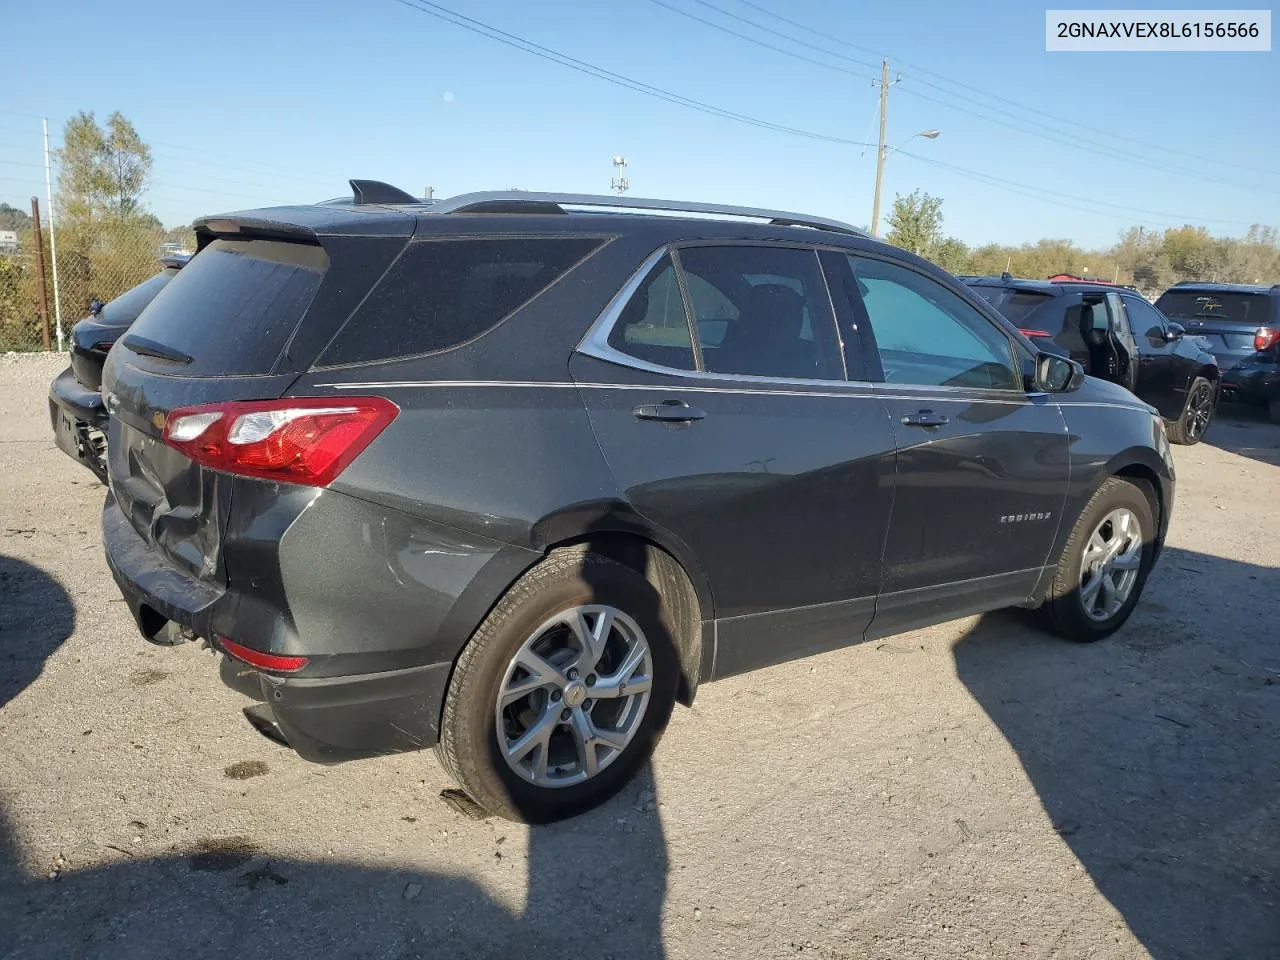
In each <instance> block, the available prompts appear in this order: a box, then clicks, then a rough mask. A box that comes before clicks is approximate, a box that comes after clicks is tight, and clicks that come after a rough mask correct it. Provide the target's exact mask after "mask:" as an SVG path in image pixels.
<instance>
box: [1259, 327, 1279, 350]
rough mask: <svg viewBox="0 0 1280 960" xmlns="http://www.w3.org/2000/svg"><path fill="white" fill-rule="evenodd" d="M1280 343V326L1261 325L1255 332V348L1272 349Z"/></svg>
mask: <svg viewBox="0 0 1280 960" xmlns="http://www.w3.org/2000/svg"><path fill="white" fill-rule="evenodd" d="M1277 343H1280V327H1259V328H1258V329H1257V330H1255V331H1254V332H1253V349H1255V350H1270V349H1271V348H1272V347H1274V346H1275V345H1276V344H1277Z"/></svg>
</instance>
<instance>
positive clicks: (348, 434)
mask: <svg viewBox="0 0 1280 960" xmlns="http://www.w3.org/2000/svg"><path fill="white" fill-rule="evenodd" d="M748 220H750V221H751V222H747V221H748ZM196 232H197V236H198V244H199V248H200V249H199V252H198V253H197V254H196V256H195V257H194V258H193V259H192V261H191V263H190V265H189V266H187V267H186V268H184V269H183V270H182V272H181V273H180V274H179V275H178V276H177V277H175V278H174V279H173V280H172V282H171V283H170V285H169V287H168V288H167V289H166V290H165V292H164V294H163V295H161V296H160V297H158V298H157V299H156V300H155V301H154V302H153V303H152V305H151V307H150V308H149V309H147V310H146V312H145V313H144V314H143V315H142V316H141V318H139V320H138V322H137V323H136V324H135V325H134V326H133V328H132V329H131V330H130V331H129V332H128V333H127V334H125V336H124V337H122V338H121V339H120V341H119V342H118V343H117V344H116V346H115V347H114V348H113V349H112V350H111V352H110V354H109V356H108V357H107V364H106V368H105V371H104V376H103V390H104V394H105V396H106V399H107V407H108V409H109V410H110V413H111V418H110V426H109V434H110V438H109V444H108V452H109V457H110V494H109V495H108V497H107V501H106V504H105V507H104V512H103V520H102V523H103V540H104V545H105V549H106V555H107V561H108V564H109V566H110V568H111V571H112V574H113V576H114V577H115V579H116V582H117V583H118V585H119V586H120V589H121V591H122V593H123V594H124V597H125V599H126V601H127V602H128V605H129V608H130V610H131V611H132V612H133V615H134V617H135V619H136V621H137V624H138V627H139V629H140V631H141V633H142V634H143V636H144V637H145V638H147V639H149V640H152V641H154V642H160V643H173V642H180V641H182V640H188V639H194V638H202V639H203V640H205V641H207V643H208V644H209V645H211V646H212V647H213V648H214V649H215V650H217V651H219V652H221V653H222V654H224V655H225V657H224V659H223V660H222V668H221V669H222V675H223V679H224V680H225V681H226V682H227V683H228V684H229V685H231V686H233V687H234V688H235V689H237V690H239V691H241V692H242V693H244V694H246V695H248V696H249V697H252V698H253V699H254V700H256V701H258V703H256V704H255V705H253V706H250V707H249V708H247V710H246V713H247V714H248V716H249V717H250V719H251V721H252V722H253V723H254V724H255V725H256V726H257V727H258V728H259V729H261V730H263V732H266V733H269V734H270V735H271V736H273V737H276V738H278V739H281V740H283V741H285V742H287V743H288V744H289V745H290V746H291V747H293V748H294V749H295V750H296V751H297V752H298V753H299V754H300V755H302V756H303V757H306V758H308V759H313V760H336V759H342V758H346V757H351V756H359V755H369V754H382V753H387V752H391V751H397V750H414V749H420V748H422V747H427V746H431V745H432V744H436V745H437V752H438V755H439V757H440V759H441V761H442V762H443V764H444V766H445V768H446V769H447V770H448V771H449V772H450V773H451V774H452V775H453V776H454V777H455V778H456V779H457V780H458V781H459V782H460V783H461V784H462V785H463V786H464V787H465V788H466V790H467V792H468V793H469V794H470V795H471V797H472V798H474V799H475V800H476V801H477V802H478V803H479V804H480V805H481V806H483V807H485V808H486V809H488V810H489V811H490V812H492V813H495V814H500V815H503V816H507V817H515V818H521V819H527V820H549V819H555V818H557V817H563V816H567V815H569V814H572V813H575V812H577V811H580V810H583V809H585V808H587V807H590V806H592V805H594V804H596V803H599V802H600V801H602V800H603V799H605V798H606V797H608V796H609V795H611V794H612V793H614V792H615V791H617V790H618V789H619V788H620V787H621V786H622V785H623V784H624V783H626V782H627V781H628V779H629V778H630V777H631V776H632V774H633V773H635V771H636V770H638V769H639V768H640V766H641V765H642V764H643V763H644V761H645V759H646V757H647V756H648V755H649V753H650V751H651V750H652V749H653V747H654V745H655V744H656V742H657V740H658V738H659V736H660V735H661V733H662V731H663V729H664V727H665V725H666V723H667V719H668V717H669V714H670V712H671V710H672V706H673V703H674V702H675V701H676V700H679V701H681V702H683V703H690V702H691V701H692V698H693V696H694V694H695V691H696V688H697V686H698V684H699V683H701V682H706V681H711V680H715V679H718V678H720V677H727V676H732V675H734V674H741V673H745V672H747V671H750V670H754V669H756V668H758V667H762V666H765V665H767V664H771V663H777V662H779V661H784V660H788V659H792V658H796V657H802V656H807V655H809V654H812V653H816V652H818V651H822V650H830V649H833V648H837V647H840V646H843V645H846V644H850V643H855V642H858V641H860V640H862V639H865V638H869V637H877V636H884V635H888V634H892V633H897V632H900V631H904V630H909V629H912V628H915V627H918V626H921V625H923V624H928V623H935V622H938V621H942V620H947V619H951V618H954V617H959V616H965V615H968V614H972V613H975V612H978V611H982V610H990V609H994V608H997V607H1005V606H1021V607H1029V608H1039V610H1040V615H1041V617H1042V619H1043V622H1044V623H1045V624H1046V625H1047V626H1048V627H1050V628H1051V629H1053V630H1055V631H1056V632H1058V633H1059V634H1061V635H1063V636H1066V637H1068V638H1071V639H1073V640H1078V641H1091V640H1097V639H1099V638H1101V637H1104V636H1107V635H1108V634H1110V633H1112V632H1113V631H1115V630H1116V629H1118V628H1119V627H1120V626H1121V624H1123V623H1124V621H1125V619H1126V618H1127V617H1128V616H1129V614H1130V612H1131V611H1132V610H1133V608H1134V605H1135V604H1136V603H1137V602H1138V597H1139V595H1140V594H1141V592H1142V588H1143V584H1144V582H1145V579H1146V577H1147V574H1148V572H1149V571H1150V570H1151V568H1152V565H1153V563H1154V562H1155V561H1156V558H1157V556H1158V555H1159V552H1160V548H1161V544H1162V542H1163V539H1164V536H1165V532H1166V530H1167V528H1168V523H1169V516H1170V511H1171V509H1172V506H1173V493H1174V478H1173V468H1172V462H1171V458H1170V451H1169V446H1168V443H1167V442H1166V439H1165V428H1164V422H1163V421H1162V420H1161V419H1160V418H1159V417H1158V416H1155V415H1153V414H1152V412H1151V410H1150V409H1149V408H1148V407H1147V406H1146V405H1145V404H1143V403H1141V402H1140V401H1139V400H1137V399H1136V398H1135V397H1134V396H1133V395H1132V394H1130V393H1128V392H1127V391H1125V390H1123V389H1122V388H1120V387H1117V386H1115V385H1114V384H1110V383H1106V382H1103V381H1100V380H1096V379H1093V378H1088V377H1085V376H1084V375H1083V371H1082V370H1081V369H1080V366H1079V365H1078V364H1075V363H1072V362H1071V361H1070V360H1067V359H1065V358H1062V357H1059V356H1055V355H1052V354H1045V353H1040V352H1038V351H1037V350H1036V349H1035V348H1034V347H1033V346H1032V345H1031V344H1030V343H1029V342H1028V341H1027V340H1026V339H1025V338H1023V337H1022V336H1020V335H1019V334H1018V332H1017V330H1016V329H1014V327H1013V326H1011V325H1010V324H1009V323H1008V322H1007V321H1005V320H1004V319H1003V318H1001V317H1000V316H999V315H998V314H997V313H996V312H995V311H993V310H992V309H991V308H990V307H989V306H988V305H987V304H986V302H985V301H983V300H981V299H980V298H978V297H976V296H974V295H972V294H971V293H970V292H969V291H968V290H967V289H966V288H964V287H963V286H961V285H960V284H958V283H956V281H955V280H954V279H953V278H952V277H950V276H949V275H948V274H946V273H944V272H943V271H941V270H939V269H938V268H937V267H935V266H933V265H932V264H929V263H927V262H926V261H925V260H923V259H921V258H920V257H917V256H914V255H912V254H910V253H906V252H904V251H902V250H899V249H896V248H894V247H891V246H889V245H887V244H884V243H879V242H877V241H875V240H872V239H870V238H868V237H867V236H865V235H864V234H862V233H861V232H859V231H857V230H855V229H854V228H852V227H848V226H846V225H844V224H840V223H836V222H834V221H830V220H825V219H820V218H814V217H806V216H802V215H799V214H794V213H784V212H779V211H762V210H750V209H744V208H737V207H720V206H712V205H708V204H678V203H668V202H662V201H653V200H641V199H638V198H634V197H589V196H580V195H558V194H536V193H521V192H512V193H496V194H471V195H467V196H461V197H455V198H453V199H450V200H443V201H439V202H437V203H435V204H434V205H431V206H427V205H423V204H415V203H360V202H356V203H353V204H348V205H317V206H299V207H282V208H274V209H269V210H258V211H248V212H241V213H232V214H226V215H222V216H218V217H211V218H207V219H204V220H200V221H197V224H196ZM819 696H820V695H819ZM743 722H744V723H750V717H746V718H744V721H743Z"/></svg>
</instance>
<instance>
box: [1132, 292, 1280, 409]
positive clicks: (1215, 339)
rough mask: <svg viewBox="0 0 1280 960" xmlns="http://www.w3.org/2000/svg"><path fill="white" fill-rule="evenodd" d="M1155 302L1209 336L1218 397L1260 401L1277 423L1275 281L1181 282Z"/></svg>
mask: <svg viewBox="0 0 1280 960" xmlns="http://www.w3.org/2000/svg"><path fill="white" fill-rule="evenodd" d="M1156 306H1157V307H1159V308H1160V309H1161V310H1162V311H1164V313H1165V314H1166V315H1168V316H1170V317H1174V318H1176V319H1177V320H1178V322H1179V323H1181V324H1183V325H1184V326H1185V327H1186V328H1187V330H1189V331H1190V332H1192V333H1195V334H1199V335H1200V336H1202V337H1203V338H1204V339H1205V340H1206V341H1208V344H1209V350H1210V351H1211V352H1212V353H1213V355H1214V356H1215V357H1217V358H1218V366H1219V367H1220V368H1221V369H1222V394H1223V399H1226V400H1238V401H1241V402H1243V403H1250V404H1256V405H1258V406H1261V407H1263V408H1265V409H1266V410H1267V412H1268V414H1269V415H1270V417H1271V421H1272V423H1280V283H1278V284H1275V285H1273V286H1269V287H1266V286H1256V285H1252V284H1241V283H1197V282H1184V283H1179V284H1176V285H1175V286H1172V287H1170V288H1169V289H1168V290H1166V291H1165V292H1164V293H1162V294H1161V295H1160V298H1159V299H1158V300H1157V301H1156Z"/></svg>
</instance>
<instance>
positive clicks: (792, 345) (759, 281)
mask: <svg viewBox="0 0 1280 960" xmlns="http://www.w3.org/2000/svg"><path fill="white" fill-rule="evenodd" d="M679 255H680V266H681V268H682V269H683V271H684V275H685V283H686V285H687V287H688V290H689V299H690V306H691V308H692V311H693V317H694V326H695V328H696V329H697V332H698V343H699V346H700V347H701V350H702V363H703V367H704V369H705V370H706V371H707V372H708V373H721V374H731V375H739V376H751V377H779V378H786V379H804V380H843V379H844V365H843V363H842V361H841V359H840V345H839V342H838V340H837V338H836V331H835V323H834V320H833V318H832V316H831V302H830V298H829V297H828V295H827V288H826V284H825V282H824V281H823V278H822V271H821V269H820V268H819V266H818V257H817V254H816V253H815V252H814V251H812V250H801V249H795V248H788V247H750V246H726V247H687V248H685V249H683V250H681V251H680V254H679Z"/></svg>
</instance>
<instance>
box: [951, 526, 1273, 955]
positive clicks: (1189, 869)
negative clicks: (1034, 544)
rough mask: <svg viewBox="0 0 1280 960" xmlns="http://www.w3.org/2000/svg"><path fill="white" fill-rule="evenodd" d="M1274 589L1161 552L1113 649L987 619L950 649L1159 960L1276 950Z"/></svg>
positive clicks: (1264, 570) (1053, 814)
mask: <svg viewBox="0 0 1280 960" xmlns="http://www.w3.org/2000/svg"><path fill="white" fill-rule="evenodd" d="M1278 595H1280V571H1278V570H1276V569H1273V568H1269V567H1260V566H1255V565H1252V564H1245V563H1237V562H1234V561H1230V560H1223V559H1219V558H1217V557H1211V556H1206V555H1204V554H1200V553H1193V552H1190V551H1185V550H1179V549H1173V548H1170V549H1168V550H1167V551H1166V552H1165V555H1164V556H1163V557H1162V559H1161V562H1160V566H1159V567H1158V568H1157V570H1156V572H1155V574H1154V575H1153V577H1152V579H1151V581H1150V582H1149V584H1148V587H1147V592H1146V595H1145V596H1144V598H1143V600H1142V602H1141V603H1140V604H1139V606H1138V609H1137V612H1136V613H1135V614H1134V616H1133V617H1132V618H1131V620H1130V621H1129V623H1128V624H1127V625H1126V626H1125V627H1124V628H1123V629H1122V630H1121V631H1120V632H1119V633H1118V634H1116V635H1115V636H1113V637H1112V638H1110V639H1109V640H1106V641H1103V642H1102V643H1099V644H1094V645H1091V646H1087V647H1079V646H1075V645H1072V644H1068V643H1064V642H1054V641H1050V640H1046V638H1045V637H1044V635H1043V634H1040V633H1038V632H1037V631H1036V629H1035V628H1034V627H1031V626H1029V625H1028V623H1027V620H1026V618H1025V617H1022V616H1016V615H1014V614H1011V613H998V614H991V615H988V616H986V617H984V618H982V619H981V620H980V621H978V623H977V625H976V626H975V627H974V629H973V630H972V631H971V632H970V633H969V634H968V635H967V636H966V637H964V638H963V639H962V640H961V641H960V642H959V643H958V644H957V646H956V647H955V651H954V652H955V658H956V669H957V673H958V675H959V677H960V679H961V680H962V681H963V682H964V684H965V685H966V686H967V687H968V688H969V690H970V691H971V692H972V694H973V696H974V697H975V698H976V699H977V700H978V702H979V703H980V704H981V705H982V706H983V708H984V709H985V710H986V711H987V713H988V714H989V715H990V717H991V718H992V720H994V721H995V723H996V724H997V725H998V726H999V728H1000V730H1001V731H1002V732H1003V734H1004V736H1005V737H1006V738H1007V739H1008V741H1009V743H1010V744H1011V745H1012V746H1013V748H1014V750H1016V751H1017V754H1018V756H1019V758H1020V760H1021V762H1022V765H1023V768H1024V769H1025V770H1026V773H1027V776H1028V777H1029V778H1030V780H1031V783H1032V784H1033V785H1034V787H1035V789H1036V790H1037V792H1038V793H1039V795H1040V799H1041V802H1042V803H1043V804H1044V808H1045V811H1046V812H1047V814H1048V815H1049V817H1050V819H1051V820H1052V822H1053V824H1054V827H1055V829H1056V830H1057V831H1058V833H1059V834H1060V835H1061V836H1062V837H1063V839H1064V841H1065V842H1066V843H1067V844H1068V845H1069V846H1070V848H1071V849H1072V851H1073V852H1074V853H1075V855H1076V857H1077V858H1078V859H1079V861H1080V863H1081V864H1082V865H1083V866H1084V868H1085V869H1086V870H1088V872H1089V875H1090V876H1091V877H1092V879H1093V882H1094V883H1095V884H1096V885H1097V888H1098V889H1099V890H1100V891H1101V892H1102V893H1103V894H1104V895H1105V896H1106V897H1107V899H1108V900H1110V901H1111V903H1112V904H1113V905H1114V906H1115V908H1116V909H1117V910H1118V911H1119V912H1120V914H1121V915H1122V916H1123V917H1124V920H1125V922H1126V923H1127V924H1128V925H1129V928H1130V929H1131V930H1132V931H1133V933H1134V934H1135V935H1136V936H1137V937H1138V939H1139V940H1140V941H1141V942H1142V944H1143V946H1145V947H1146V949H1147V950H1149V951H1150V952H1151V955H1152V956H1153V957H1154V958H1155V960H1173V958H1187V960H1193V958H1194V960H1201V958H1205V957H1214V958H1228V957H1240V958H1244V957H1248V958H1264V957H1276V956H1280V793H1277V790H1276V785H1277V783H1280V635H1277V632H1276V621H1275V610H1276V597H1277V596H1278ZM1157 658H1158V659H1159V661H1160V669H1159V670H1158V671H1154V670H1151V669H1150V666H1151V665H1152V664H1153V663H1154V662H1155V661H1156V660H1157ZM1157 674H1158V676H1159V679H1153V677H1155V676H1156V675H1157Z"/></svg>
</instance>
